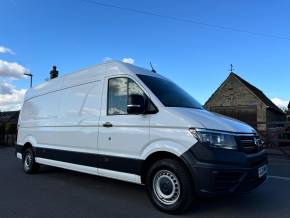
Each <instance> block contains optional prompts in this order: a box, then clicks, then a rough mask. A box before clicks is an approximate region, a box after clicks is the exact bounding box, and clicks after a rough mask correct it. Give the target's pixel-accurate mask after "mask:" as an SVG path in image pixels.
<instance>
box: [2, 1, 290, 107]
mask: <svg viewBox="0 0 290 218" xmlns="http://www.w3.org/2000/svg"><path fill="white" fill-rule="evenodd" d="M98 1H99V2H104V3H109V4H113V5H117V6H121V7H129V8H133V9H137V10H144V11H151V12H153V13H157V14H162V15H166V16H174V17H179V18H185V19H191V20H195V21H198V22H203V23H209V24H213V25H219V26H225V27H229V28H236V29H241V30H246V31H252V32H260V33H266V34H272V35H277V36H283V37H288V39H279V38H275V37H262V36H258V35H252V34H247V33H242V32H233V31H228V30H222V29H218V28H212V27H207V26H203V25H197V24H193V23H187V22H181V21H177V20H170V19H166V18H162V17H155V16H148V15H144V14H138V13H134V12H129V11H124V10H119V9H116V8H108V7H103V6H100V5H96V4H92V3H88V2H85V1H82V0H70V1H69V0H50V1H44V0H26V1H21V0H2V1H1V6H0V11H1V13H0V24H1V30H0V48H1V46H2V52H1V49H0V85H1V83H2V88H0V110H7V109H14V106H13V105H14V104H18V103H19V101H20V100H21V96H22V95H23V93H24V92H25V90H24V89H27V88H28V86H29V80H28V79H24V78H23V77H17V76H16V77H15V76H14V78H11V77H13V76H11V75H12V74H13V72H10V74H7V73H5V72H4V70H5V69H6V70H7V66H10V65H9V64H11V63H14V62H16V63H18V65H19V66H22V67H24V68H25V69H28V70H29V71H30V72H31V73H33V74H34V84H38V83H41V82H43V81H44V80H45V79H46V78H48V76H49V71H50V69H51V67H52V65H57V67H58V69H59V71H60V74H61V75H62V74H66V73H69V72H72V71H75V70H78V69H80V68H83V67H86V66H89V65H93V64H96V63H100V62H102V61H103V60H104V58H106V57H109V58H112V59H117V60H122V59H123V58H132V59H134V64H136V65H139V66H142V67H146V68H149V62H150V61H151V62H152V63H153V64H154V65H155V66H156V68H157V71H158V72H159V73H161V74H163V75H165V76H167V77H169V78H170V79H172V80H174V81H175V82H176V83H177V84H179V85H180V86H182V87H183V88H184V89H185V90H187V91H188V92H189V93H190V94H192V95H193V96H194V97H195V98H196V99H197V100H198V101H200V102H201V103H204V102H205V101H206V100H207V99H208V98H209V96H210V95H211V94H212V93H213V92H214V91H215V89H216V88H217V87H218V86H219V85H220V84H221V83H222V82H223V81H224V80H225V78H226V77H227V76H228V74H229V65H230V64H233V65H234V68H235V72H236V73H237V74H238V75H240V76H241V77H242V78H244V79H246V80H247V81H249V82H250V83H252V84H254V85H256V86H257V87H258V88H259V89H261V90H262V91H263V92H264V93H265V94H266V95H267V96H268V97H269V98H271V99H273V98H278V99H280V100H281V101H282V103H283V101H284V104H285V102H286V101H289V99H290V85H289V84H290V28H289V20H290V13H289V11H290V2H289V1H287V0H277V1H273V0H272V1H269V0H182V1H177V0H155V1H153V0H147V1H133V0H122V1H121V0H107V1H105V0H98ZM4 47H5V48H10V49H11V50H12V51H7V50H5V51H3V48H4ZM1 64H2V68H3V69H4V70H3V69H2V71H1ZM4 65H5V66H4ZM19 66H18V68H17V69H18V72H20V73H21V72H23V71H22V70H21V69H19ZM14 67H15V66H14ZM13 69H14V68H11V67H10V68H9V70H10V71H12V70H13ZM17 69H16V71H17ZM3 84H5V85H3ZM0 87H1V86H0ZM9 88H10V91H9V92H5V90H6V91H7V89H9ZM15 93H18V94H15ZM8 95H10V96H8ZM13 95H14V97H13ZM15 98H16V99H15ZM276 100H277V99H276ZM4 104H10V106H9V107H7V106H5V105H4ZM1 107H2V108H1Z"/></svg>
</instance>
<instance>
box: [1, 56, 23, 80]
mask: <svg viewBox="0 0 290 218" xmlns="http://www.w3.org/2000/svg"><path fill="white" fill-rule="evenodd" d="M26 72H28V70H27V69H26V68H25V67H23V66H22V65H20V64H18V63H16V62H7V61H3V60H0V76H2V77H9V78H12V79H20V78H22V77H23V74H24V73H26Z"/></svg>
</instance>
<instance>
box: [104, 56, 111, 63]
mask: <svg viewBox="0 0 290 218" xmlns="http://www.w3.org/2000/svg"><path fill="white" fill-rule="evenodd" d="M111 60H112V58H110V57H104V58H103V62H106V61H111Z"/></svg>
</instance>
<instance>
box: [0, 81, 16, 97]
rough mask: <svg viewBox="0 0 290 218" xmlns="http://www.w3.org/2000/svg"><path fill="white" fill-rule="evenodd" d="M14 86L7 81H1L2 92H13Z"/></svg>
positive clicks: (0, 90) (0, 88) (0, 91)
mask: <svg viewBox="0 0 290 218" xmlns="http://www.w3.org/2000/svg"><path fill="white" fill-rule="evenodd" d="M13 89H14V86H13V85H12V84H10V83H7V82H2V83H0V94H12V92H13Z"/></svg>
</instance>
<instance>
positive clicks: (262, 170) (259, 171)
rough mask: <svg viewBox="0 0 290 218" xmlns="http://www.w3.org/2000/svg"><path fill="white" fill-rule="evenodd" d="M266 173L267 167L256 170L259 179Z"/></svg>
mask: <svg viewBox="0 0 290 218" xmlns="http://www.w3.org/2000/svg"><path fill="white" fill-rule="evenodd" d="M267 173H268V166H267V165H263V166H261V167H259V168H258V175H259V178H261V177H262V176H264V175H266V174H267Z"/></svg>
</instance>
